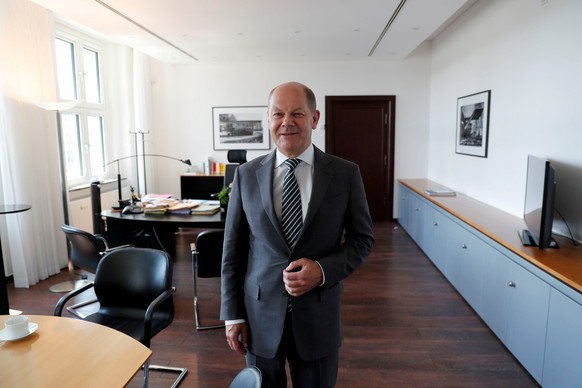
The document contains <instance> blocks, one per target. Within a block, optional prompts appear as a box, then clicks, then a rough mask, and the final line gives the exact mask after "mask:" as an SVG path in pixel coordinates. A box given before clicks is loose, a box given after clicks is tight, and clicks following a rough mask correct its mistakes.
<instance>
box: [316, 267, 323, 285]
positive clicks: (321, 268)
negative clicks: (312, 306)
mask: <svg viewBox="0 0 582 388" xmlns="http://www.w3.org/2000/svg"><path fill="white" fill-rule="evenodd" d="M316 263H317V265H319V269H320V270H321V277H322V279H323V280H322V281H321V284H320V285H319V286H320V287H321V286H323V285H324V284H325V272H324V271H323V267H322V266H321V264H319V261H316Z"/></svg>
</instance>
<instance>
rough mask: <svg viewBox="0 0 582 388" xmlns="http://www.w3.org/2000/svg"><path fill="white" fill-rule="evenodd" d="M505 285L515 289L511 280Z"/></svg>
mask: <svg viewBox="0 0 582 388" xmlns="http://www.w3.org/2000/svg"><path fill="white" fill-rule="evenodd" d="M507 285H508V286H509V287H511V288H515V282H513V281H511V280H510V281H509V282H507Z"/></svg>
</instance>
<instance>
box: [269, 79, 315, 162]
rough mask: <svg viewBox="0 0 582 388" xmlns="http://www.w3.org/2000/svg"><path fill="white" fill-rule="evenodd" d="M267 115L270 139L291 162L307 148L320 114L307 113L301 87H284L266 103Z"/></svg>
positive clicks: (287, 85)
mask: <svg viewBox="0 0 582 388" xmlns="http://www.w3.org/2000/svg"><path fill="white" fill-rule="evenodd" d="M268 114H269V131H270V133H271V138H273V141H274V142H275V145H276V146H277V148H278V149H279V151H281V153H283V154H284V155H286V156H287V157H289V158H294V157H297V156H299V155H300V154H301V153H302V152H303V151H305V150H306V149H307V147H309V145H310V144H311V133H312V131H313V130H314V129H315V128H316V127H317V122H318V121H319V111H318V110H315V111H314V112H312V111H311V110H310V109H309V107H308V106H307V99H306V97H305V93H304V91H303V88H302V87H301V86H299V85H295V84H285V85H282V86H279V87H278V88H277V89H275V90H274V91H273V94H272V95H271V99H270V100H269V112H268Z"/></svg>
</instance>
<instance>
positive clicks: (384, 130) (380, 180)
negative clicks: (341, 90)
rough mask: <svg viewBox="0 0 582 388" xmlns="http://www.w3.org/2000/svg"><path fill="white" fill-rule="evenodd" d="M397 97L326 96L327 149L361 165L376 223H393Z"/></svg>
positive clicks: (371, 211) (371, 210)
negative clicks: (391, 221) (389, 221)
mask: <svg viewBox="0 0 582 388" xmlns="http://www.w3.org/2000/svg"><path fill="white" fill-rule="evenodd" d="M395 103H396V96H326V98H325V150H326V152H328V153H330V154H332V155H337V156H339V157H341V158H344V159H347V160H351V161H352V162H354V163H357V164H358V165H359V166H360V170H361V172H362V179H363V180H364V187H365V189H366V196H367V198H368V205H369V207H370V214H371V216H372V220H373V221H388V220H392V218H393V214H392V208H393V205H392V203H393V201H394V122H395V117H394V115H395Z"/></svg>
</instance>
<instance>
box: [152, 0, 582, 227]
mask: <svg viewBox="0 0 582 388" xmlns="http://www.w3.org/2000/svg"><path fill="white" fill-rule="evenodd" d="M542 3H543V2H542V1H534V0H510V1H507V0H487V1H485V0H482V1H478V2H477V3H476V4H475V5H474V6H473V7H471V8H470V9H469V10H468V11H467V12H466V13H465V14H463V15H462V16H461V17H460V18H459V19H457V20H456V21H455V22H454V23H453V24H452V25H451V26H450V27H449V28H447V29H446V30H445V31H444V32H443V33H442V34H441V35H439V36H438V37H437V38H436V39H435V40H434V42H433V44H432V47H430V46H429V45H424V46H422V47H421V48H419V49H418V50H417V51H416V52H415V53H413V55H412V56H411V57H410V58H408V59H406V60H405V61H401V62H379V63H377V62H373V61H365V62H343V63H284V64H283V63H263V64H253V65H249V64H233V65H230V66H229V65H213V64H203V63H199V64H195V65H191V66H172V65H165V64H161V63H159V62H156V61H152V76H153V85H152V90H153V93H154V100H153V101H154V112H153V115H154V128H155V129H154V132H155V133H152V135H150V139H149V140H150V141H152V142H155V147H156V152H159V153H164V154H169V155H173V156H177V157H180V158H190V159H192V161H193V163H195V164H198V165H200V164H201V163H202V161H203V160H204V159H206V158H207V157H208V156H210V157H214V158H216V159H218V160H219V161H225V160H226V152H225V151H213V147H212V107H213V106H240V105H265V104H266V98H267V94H268V92H269V91H270V89H271V88H272V87H273V86H275V85H277V84H278V83H281V82H284V81H288V80H297V81H301V82H304V83H306V84H307V85H309V86H311V87H312V88H313V89H314V92H315V93H316V96H317V99H318V103H319V108H320V109H321V110H322V117H325V112H324V106H323V103H324V97H325V96H326V95H366V94H385V95H392V94H393V95H396V155H395V178H396V179H398V178H425V177H428V178H429V179H432V180H435V181H437V182H440V183H443V184H445V185H447V186H449V187H451V188H453V189H455V190H458V191H460V192H463V193H466V194H467V195H470V196H472V197H475V198H477V199H479V200H480V201H483V202H485V203H488V204H490V205H493V206H496V207H499V208H501V209H503V210H505V211H507V212H509V213H512V214H515V215H517V216H521V213H522V209H523V198H524V189H525V173H526V160H527V155H528V154H534V155H537V156H539V157H546V158H549V159H551V161H552V163H553V165H554V166H555V167H556V168H557V170H558V193H557V197H558V198H557V203H556V206H557V208H558V209H559V210H560V212H561V213H562V214H564V216H565V217H566V218H567V220H568V222H569V223H570V226H571V227H572V228H573V230H574V233H575V235H576V236H578V238H580V237H581V236H582V205H579V204H578V203H579V202H580V200H579V199H580V198H582V156H581V155H582V152H580V150H579V148H580V144H582V130H581V129H580V124H579V122H580V121H579V120H577V118H578V111H579V110H580V109H581V108H580V106H582V70H581V69H582V23H580V21H579V19H580V15H582V1H579V0H548V1H547V2H546V3H545V4H542ZM484 90H491V107H490V108H491V116H490V127H489V134H490V137H489V154H488V157H487V158H478V157H471V156H466V155H461V154H456V153H455V122H456V104H457V98H458V97H461V96H465V95H468V94H472V93H476V92H480V91H484ZM322 125H324V120H322ZM323 131H324V129H322V128H318V129H317V130H316V133H315V134H314V140H315V143H316V145H318V146H319V147H321V148H324V139H325V136H324V132H323ZM265 152H267V151H253V152H249V157H250V158H253V157H256V156H257V155H260V154H262V153H265ZM183 170H184V169H183V168H182V166H180V165H179V164H172V165H170V164H167V165H166V164H164V165H163V168H162V167H159V164H158V170H157V171H156V177H155V179H153V180H151V181H153V182H155V183H157V185H156V186H155V187H153V190H158V191H160V190H161V191H164V192H166V191H167V192H172V193H179V180H178V175H179V173H180V172H181V171H183ZM150 186H152V185H150ZM395 202H397V201H395ZM395 206H397V203H396V204H395ZM396 210H397V209H396ZM395 214H397V212H396V213H395ZM559 227H560V229H561V231H562V232H564V233H565V229H564V228H563V226H561V225H560V226H559Z"/></svg>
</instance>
